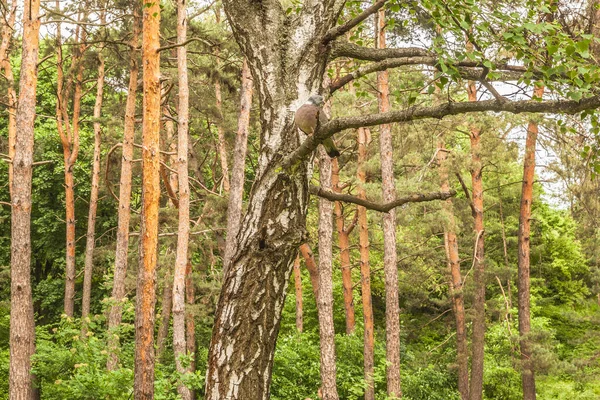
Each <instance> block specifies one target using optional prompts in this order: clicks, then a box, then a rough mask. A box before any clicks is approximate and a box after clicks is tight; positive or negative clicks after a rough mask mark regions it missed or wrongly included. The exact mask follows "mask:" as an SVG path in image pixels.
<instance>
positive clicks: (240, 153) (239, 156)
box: [223, 59, 252, 275]
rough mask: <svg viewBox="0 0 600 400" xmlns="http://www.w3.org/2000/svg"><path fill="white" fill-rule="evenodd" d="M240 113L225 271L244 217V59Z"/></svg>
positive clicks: (248, 91) (247, 77)
mask: <svg viewBox="0 0 600 400" xmlns="http://www.w3.org/2000/svg"><path fill="white" fill-rule="evenodd" d="M240 92H241V93H240V114H239V117H238V130H237V136H236V139H235V147H234V149H233V166H232V167H231V187H230V191H229V202H228V205H227V238H226V240H225V256H224V257H223V259H224V263H223V264H224V272H223V275H225V273H226V270H227V267H228V266H229V264H230V263H231V256H232V255H233V253H234V251H235V242H236V236H237V234H238V232H239V230H240V220H241V217H242V200H243V197H244V180H245V178H246V171H245V168H246V150H247V148H248V129H249V126H250V109H251V108H252V74H251V73H250V67H248V61H246V60H245V59H244V65H243V67H242V86H241V89H240Z"/></svg>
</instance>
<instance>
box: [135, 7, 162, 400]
mask: <svg viewBox="0 0 600 400" xmlns="http://www.w3.org/2000/svg"><path fill="white" fill-rule="evenodd" d="M143 15H144V25H143V34H142V37H143V39H142V47H143V51H142V60H143V67H144V68H143V71H144V74H143V82H144V107H143V121H144V122H143V135H142V146H143V150H142V215H141V229H140V262H139V267H138V280H137V291H136V309H135V367H134V397H135V399H136V400H151V399H153V398H154V319H155V315H154V308H155V305H156V262H157V247H158V206H159V200H160V172H159V171H160V135H159V133H160V53H159V52H158V48H159V47H160V40H159V35H160V4H159V2H153V3H146V4H145V5H144V13H143Z"/></svg>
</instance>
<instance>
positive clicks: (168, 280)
mask: <svg viewBox="0 0 600 400" xmlns="http://www.w3.org/2000/svg"><path fill="white" fill-rule="evenodd" d="M167 251H169V252H170V251H171V249H168V250H167ZM163 281H164V284H163V292H162V299H161V310H160V322H159V326H158V333H157V334H156V359H157V360H159V361H160V360H161V359H162V357H163V354H164V352H165V346H166V342H167V336H169V326H170V325H171V311H172V310H173V276H172V273H171V270H170V268H167V270H166V271H165V276H164V278H163Z"/></svg>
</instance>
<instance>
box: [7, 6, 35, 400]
mask: <svg viewBox="0 0 600 400" xmlns="http://www.w3.org/2000/svg"><path fill="white" fill-rule="evenodd" d="M39 11H40V1H39V0H31V1H27V2H25V9H24V12H23V45H22V56H21V60H22V61H21V78H20V83H19V100H18V105H17V118H16V126H17V132H19V134H18V135H17V137H16V140H15V152H14V158H13V163H12V164H13V180H12V196H11V203H12V215H11V258H10V370H9V395H10V398H11V399H14V400H30V399H32V397H33V392H34V389H33V385H32V381H33V379H32V375H31V355H32V354H33V353H34V351H35V331H34V319H33V301H32V298H31V282H30V268H31V176H32V165H33V137H34V122H35V100H36V97H35V96H36V88H37V72H38V70H37V63H38V51H39V33H40V20H39Z"/></svg>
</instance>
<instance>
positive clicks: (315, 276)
mask: <svg viewBox="0 0 600 400" xmlns="http://www.w3.org/2000/svg"><path fill="white" fill-rule="evenodd" d="M300 254H302V258H304V265H306V269H307V270H308V276H309V277H310V283H311V285H312V289H313V293H314V295H315V299H318V298H319V271H318V269H317V263H316V262H315V257H314V256H313V253H312V250H311V249H310V246H309V245H308V243H303V244H302V246H300Z"/></svg>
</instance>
